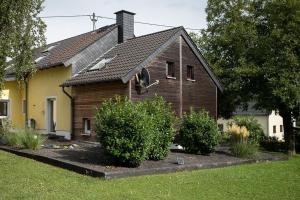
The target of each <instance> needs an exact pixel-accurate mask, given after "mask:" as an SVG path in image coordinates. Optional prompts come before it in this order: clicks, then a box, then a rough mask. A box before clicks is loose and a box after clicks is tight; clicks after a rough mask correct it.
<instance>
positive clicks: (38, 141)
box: [2, 128, 44, 150]
mask: <svg viewBox="0 0 300 200" xmlns="http://www.w3.org/2000/svg"><path fill="white" fill-rule="evenodd" d="M2 139H3V142H4V143H5V144H7V145H10V146H15V147H19V148H25V149H31V150H36V149H38V148H40V147H41V145H42V144H43V142H44V138H43V137H42V136H41V134H40V133H38V132H37V131H36V130H33V129H30V128H26V129H20V130H13V131H8V132H6V133H5V134H4V135H3V138H2Z"/></svg>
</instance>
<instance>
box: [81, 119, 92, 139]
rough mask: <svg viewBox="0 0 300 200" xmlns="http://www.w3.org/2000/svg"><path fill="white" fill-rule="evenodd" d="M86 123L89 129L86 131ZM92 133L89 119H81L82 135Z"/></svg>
mask: <svg viewBox="0 0 300 200" xmlns="http://www.w3.org/2000/svg"><path fill="white" fill-rule="evenodd" d="M88 121H89V122H90V129H89V130H88V129H87V127H88V124H87V123H88ZM91 133H92V124H91V119H90V118H83V135H91Z"/></svg>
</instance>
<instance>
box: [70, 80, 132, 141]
mask: <svg viewBox="0 0 300 200" xmlns="http://www.w3.org/2000/svg"><path fill="white" fill-rule="evenodd" d="M128 91H129V88H128V84H123V83H122V82H106V83H101V84H90V85H81V86H76V87H73V88H72V96H73V99H74V122H73V126H74V132H75V133H74V134H75V139H85V140H94V139H95V133H94V123H95V120H94V117H95V112H96V108H97V107H99V106H101V104H102V103H103V102H104V101H105V100H106V99H109V98H112V97H114V96H115V95H121V96H125V95H128ZM84 119H90V120H91V127H92V130H91V137H90V136H85V135H84V134H83V131H84V125H83V120H84Z"/></svg>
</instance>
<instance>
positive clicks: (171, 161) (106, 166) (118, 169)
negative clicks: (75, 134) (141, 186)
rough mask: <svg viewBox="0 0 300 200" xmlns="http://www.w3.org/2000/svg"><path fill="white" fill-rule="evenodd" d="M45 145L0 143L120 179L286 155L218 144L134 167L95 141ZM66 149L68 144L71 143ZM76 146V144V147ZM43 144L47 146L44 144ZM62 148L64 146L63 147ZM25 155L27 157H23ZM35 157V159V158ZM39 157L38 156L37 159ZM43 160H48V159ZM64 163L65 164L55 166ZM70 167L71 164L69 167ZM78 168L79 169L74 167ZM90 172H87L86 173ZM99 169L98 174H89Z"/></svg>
mask: <svg viewBox="0 0 300 200" xmlns="http://www.w3.org/2000/svg"><path fill="white" fill-rule="evenodd" d="M46 144H48V146H49V144H55V145H59V146H60V149H53V148H42V149H39V150H37V151H31V150H18V149H13V148H11V147H7V146H0V149H3V150H7V151H10V152H12V153H16V154H18V155H20V153H18V152H21V153H22V154H21V155H22V156H25V157H30V158H33V159H36V160H40V161H42V162H46V163H49V164H53V163H52V162H50V161H51V160H52V161H53V160H54V161H55V162H54V164H53V165H56V166H61V167H64V168H67V169H70V170H73V171H77V172H79V173H86V174H94V175H95V176H103V177H105V178H107V179H110V178H120V177H127V176H135V175H145V174H156V173H168V172H174V171H182V170H193V169H201V168H214V167H225V166H230V165H238V164H245V163H252V162H259V161H272V160H285V159H286V156H285V155H283V154H278V153H270V152H259V153H258V155H257V157H256V158H255V159H241V158H236V157H233V156H232V155H230V153H229V151H228V148H226V147H220V148H218V149H217V151H216V152H215V153H212V154H211V155H209V156H204V155H193V154H186V153H184V152H170V153H169V155H168V157H167V158H166V159H164V160H161V161H148V160H147V161H144V162H143V163H142V165H141V166H139V167H137V168H129V167H125V166H120V165H118V164H117V163H116V162H115V161H113V160H111V159H110V157H109V156H107V155H106V154H105V152H104V150H103V149H102V148H101V147H100V145H97V144H91V143H85V142H78V141H76V142H55V141H51V140H50V141H47V142H46ZM73 144H76V145H74V146H73V149H70V145H73ZM77 145H78V146H77ZM46 146H47V145H46ZM64 148H65V149H64ZM67 148H68V149H67ZM26 155H28V156H26ZM36 157H38V158H39V159H37V158H36ZM40 158H42V159H40ZM178 158H179V159H183V160H184V164H183V165H179V164H177V159H178ZM47 159H50V161H49V162H48V161H47ZM57 162H58V163H65V164H67V166H66V165H59V164H57ZM72 166H75V167H74V168H72ZM80 168H82V170H78V169H80ZM88 171H91V172H88ZM93 172H99V173H93Z"/></svg>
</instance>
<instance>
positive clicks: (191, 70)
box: [186, 65, 194, 80]
mask: <svg viewBox="0 0 300 200" xmlns="http://www.w3.org/2000/svg"><path fill="white" fill-rule="evenodd" d="M186 72H187V74H186V77H187V79H188V80H194V67H193V66H190V65H188V66H187V69H186Z"/></svg>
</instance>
